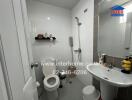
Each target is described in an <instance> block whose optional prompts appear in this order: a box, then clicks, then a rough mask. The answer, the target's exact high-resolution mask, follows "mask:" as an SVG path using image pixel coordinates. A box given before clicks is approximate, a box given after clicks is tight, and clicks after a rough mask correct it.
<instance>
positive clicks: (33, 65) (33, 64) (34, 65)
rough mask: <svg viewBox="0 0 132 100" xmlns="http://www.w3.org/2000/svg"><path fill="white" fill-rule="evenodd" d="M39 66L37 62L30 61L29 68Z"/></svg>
mask: <svg viewBox="0 0 132 100" xmlns="http://www.w3.org/2000/svg"><path fill="white" fill-rule="evenodd" d="M38 66H39V63H37V62H35V63H32V64H31V69H32V68H34V67H38Z"/></svg>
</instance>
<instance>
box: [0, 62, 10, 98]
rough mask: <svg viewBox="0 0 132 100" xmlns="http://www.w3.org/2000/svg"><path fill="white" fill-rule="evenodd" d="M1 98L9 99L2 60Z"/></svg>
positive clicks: (0, 70)
mask: <svg viewBox="0 0 132 100" xmlns="http://www.w3.org/2000/svg"><path fill="white" fill-rule="evenodd" d="M0 100H8V96H7V90H6V86H5V81H4V76H3V71H2V66H1V62H0Z"/></svg>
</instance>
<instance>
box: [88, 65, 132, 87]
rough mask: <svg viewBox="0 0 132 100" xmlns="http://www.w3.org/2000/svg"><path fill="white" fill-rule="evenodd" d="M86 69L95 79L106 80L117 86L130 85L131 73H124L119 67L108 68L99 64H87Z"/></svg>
mask: <svg viewBox="0 0 132 100" xmlns="http://www.w3.org/2000/svg"><path fill="white" fill-rule="evenodd" d="M87 69H88V71H89V72H90V73H91V74H92V75H93V76H94V77H96V78H97V79H99V80H101V81H105V82H108V84H111V85H114V86H117V87H129V86H131V85H132V74H125V73H122V72H121V69H119V68H115V67H114V68H113V69H110V68H108V67H104V66H102V65H100V64H91V65H88V66H87Z"/></svg>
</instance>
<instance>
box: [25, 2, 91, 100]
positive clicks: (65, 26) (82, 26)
mask: <svg viewBox="0 0 132 100" xmlns="http://www.w3.org/2000/svg"><path fill="white" fill-rule="evenodd" d="M27 10H28V17H29V24H30V26H31V28H30V30H31V31H30V36H31V39H32V51H33V59H34V61H37V62H39V61H41V60H42V59H44V58H47V57H52V58H55V59H56V61H58V62H68V61H69V62H74V63H76V62H82V63H84V66H75V67H76V69H79V70H83V69H85V67H86V66H85V64H87V63H92V62H93V23H94V21H93V20H94V19H93V18H94V0H63V1H62V0H27ZM38 34H39V36H40V37H41V34H44V36H46V37H47V36H49V35H50V36H52V37H55V40H52V41H48V40H46V41H39V40H37V39H35V37H36V36H38ZM67 68H68V66H65V67H63V66H57V69H58V70H60V71H61V70H66V69H67ZM35 73H36V79H37V81H38V82H39V83H40V87H38V94H39V98H40V100H43V99H45V100H46V96H45V95H44V94H45V93H46V91H45V90H44V87H43V79H44V77H43V73H42V68H41V67H38V68H35ZM89 80H92V79H90V78H89V75H77V77H75V78H73V79H72V82H71V83H64V84H65V85H64V87H63V88H61V89H59V90H58V91H59V100H67V99H69V100H75V99H76V100H80V99H81V98H82V88H83V87H84V86H85V85H88V84H91V81H89ZM71 91H72V93H73V94H71V93H70V92H71ZM68 97H69V98H68Z"/></svg>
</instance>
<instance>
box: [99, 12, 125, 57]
mask: <svg viewBox="0 0 132 100" xmlns="http://www.w3.org/2000/svg"><path fill="white" fill-rule="evenodd" d="M125 28H126V23H120V17H112V16H111V11H108V12H104V13H102V14H100V20H99V35H98V51H99V52H102V53H103V52H104V53H106V54H107V55H110V56H115V57H124V56H125V55H124V54H125V48H124V42H125Z"/></svg>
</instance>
